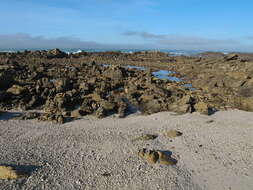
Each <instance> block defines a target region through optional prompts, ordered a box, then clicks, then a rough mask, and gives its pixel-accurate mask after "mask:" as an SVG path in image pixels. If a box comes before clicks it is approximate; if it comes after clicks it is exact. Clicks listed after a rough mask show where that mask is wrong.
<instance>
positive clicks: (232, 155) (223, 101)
mask: <svg viewBox="0 0 253 190" xmlns="http://www.w3.org/2000/svg"><path fill="white" fill-rule="evenodd" d="M161 73H162V75H161ZM252 92H253V56H252V55H251V54H235V53H233V54H232V53H231V54H227V55H224V54H222V53H214V52H206V53H202V54H199V55H194V56H191V57H190V56H172V55H169V54H165V53H162V52H135V53H120V52H99V53H90V52H80V53H76V54H66V53H64V52H63V51H61V50H59V49H54V50H50V51H24V52H17V53H0V128H1V133H0V189H6V190H8V189H11V190H12V189H173V190H174V189H178V190H183V189H194V190H195V189H210V190H211V189H230V190H231V189H242V190H244V189H245V190H246V189H252V188H253V183H252V178H251V176H252V175H253V166H252V162H253V160H252V154H251V153H252V151H253V149H252V145H251V144H252V135H253V131H252V124H253V119H252V118H253V117H252V113H251V112H252V111H253V93H252ZM238 109H239V110H238ZM240 110H244V111H240ZM217 111H218V112H217ZM245 111H248V112H245ZM216 112H217V113H216ZM214 113H215V114H214ZM127 116H128V117H127ZM123 118H124V119H123ZM38 121H49V122H38ZM51 121H53V122H51Z"/></svg>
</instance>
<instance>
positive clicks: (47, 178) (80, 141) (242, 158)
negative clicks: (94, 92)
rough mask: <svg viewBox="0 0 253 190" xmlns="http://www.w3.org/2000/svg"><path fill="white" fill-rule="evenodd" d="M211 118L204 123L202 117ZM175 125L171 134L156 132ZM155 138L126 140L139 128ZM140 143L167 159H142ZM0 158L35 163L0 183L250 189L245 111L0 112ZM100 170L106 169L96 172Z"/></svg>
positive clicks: (252, 147)
mask: <svg viewBox="0 0 253 190" xmlns="http://www.w3.org/2000/svg"><path fill="white" fill-rule="evenodd" d="M210 120H213V121H214V122H211V123H209V122H208V121H210ZM170 129H177V130H179V131H181V132H183V136H180V137H176V138H174V139H172V141H171V140H170V139H168V138H166V137H165V136H163V135H162V133H163V132H164V131H167V130H170ZM146 133H149V134H158V135H159V137H158V138H157V139H155V140H149V141H136V142H132V141H131V140H132V139H134V138H136V137H138V136H140V135H142V134H146ZM141 148H150V149H153V148H154V149H158V150H168V151H171V152H172V157H174V158H175V159H177V160H178V163H177V165H175V166H160V165H158V164H157V165H149V164H147V163H146V162H145V161H144V160H142V159H140V158H139V157H138V156H137V152H138V150H139V149H141ZM0 164H15V165H35V166H41V168H40V169H37V170H36V171H34V172H33V173H32V175H31V176H30V177H29V178H28V179H20V180H17V181H13V180H9V181H7V180H0V189H5V190H7V189H11V190H12V189H128V190H129V189H151V190H154V189H172V190H177V189H182V190H187V189H194V190H195V189H209V190H219V189H221V190H223V189H232V190H233V189H234V190H250V189H253V113H247V112H243V111H237V110H235V111H227V112H218V113H216V114H214V115H212V116H205V115H199V114H197V113H196V114H186V115H181V116H175V115H173V113H168V112H164V113H158V114H153V115H150V116H141V115H131V116H129V117H127V118H125V119H118V118H115V117H110V118H105V119H101V120H98V119H95V118H93V117H85V118H83V119H80V120H76V121H73V122H70V123H66V124H64V125H56V124H52V123H48V122H37V121H36V120H32V121H20V120H9V121H6V120H1V121H0ZM105 172H107V173H110V176H103V175H102V174H104V173H105Z"/></svg>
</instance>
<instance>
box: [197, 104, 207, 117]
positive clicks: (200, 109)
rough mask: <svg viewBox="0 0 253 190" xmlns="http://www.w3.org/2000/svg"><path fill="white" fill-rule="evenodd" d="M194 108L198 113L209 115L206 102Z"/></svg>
mask: <svg viewBox="0 0 253 190" xmlns="http://www.w3.org/2000/svg"><path fill="white" fill-rule="evenodd" d="M194 108H195V110H196V111H197V112H199V113H203V114H208V105H207V104H206V103H204V102H198V103H196V104H195V105H194Z"/></svg>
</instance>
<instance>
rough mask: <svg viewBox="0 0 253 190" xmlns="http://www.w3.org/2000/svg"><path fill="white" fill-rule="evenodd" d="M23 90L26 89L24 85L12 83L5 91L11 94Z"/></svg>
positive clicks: (20, 92) (18, 93)
mask: <svg viewBox="0 0 253 190" xmlns="http://www.w3.org/2000/svg"><path fill="white" fill-rule="evenodd" d="M25 91H26V88H25V87H23V86H19V85H13V86H12V87H11V88H9V89H8V90H7V91H6V92H8V93H11V94H13V95H20V94H22V93H23V92H25Z"/></svg>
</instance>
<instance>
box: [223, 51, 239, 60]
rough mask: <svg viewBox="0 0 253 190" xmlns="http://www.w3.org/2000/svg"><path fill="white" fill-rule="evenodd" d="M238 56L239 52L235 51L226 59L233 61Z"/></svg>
mask: <svg viewBox="0 0 253 190" xmlns="http://www.w3.org/2000/svg"><path fill="white" fill-rule="evenodd" d="M237 58H238V54H235V53H231V54H228V55H227V56H226V57H225V60H226V61H231V60H235V59H237Z"/></svg>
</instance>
